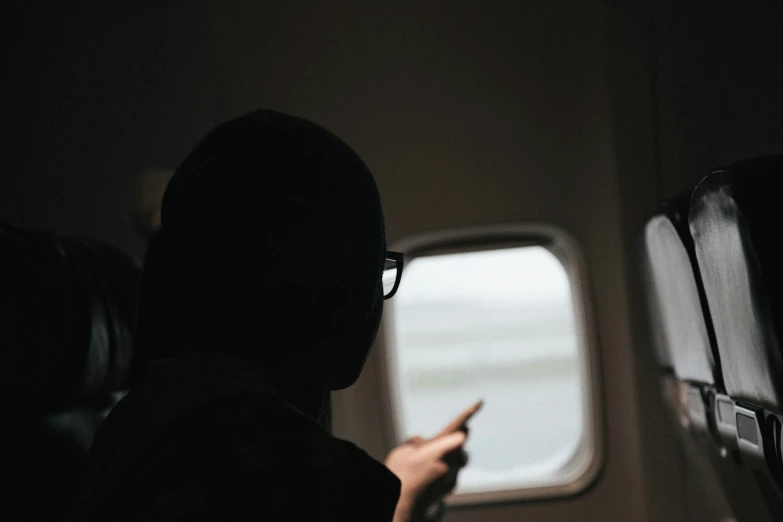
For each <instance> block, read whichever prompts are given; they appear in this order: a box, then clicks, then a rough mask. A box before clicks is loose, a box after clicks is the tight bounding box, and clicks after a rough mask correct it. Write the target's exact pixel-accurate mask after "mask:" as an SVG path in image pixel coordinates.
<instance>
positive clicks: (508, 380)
mask: <svg viewBox="0 0 783 522" xmlns="http://www.w3.org/2000/svg"><path fill="white" fill-rule="evenodd" d="M391 305H392V307H393V308H392V310H391V312H392V313H391V314H390V315H391V331H390V332H389V333H390V340H391V341H392V342H391V343H390V345H391V349H390V350H388V352H387V353H388V354H389V356H390V363H391V368H392V373H393V374H394V375H393V376H394V379H393V381H394V382H393V387H394V388H396V401H395V402H396V404H395V410H396V412H395V415H396V423H397V426H396V428H397V431H398V436H400V437H401V438H402V439H405V438H408V437H411V436H413V435H416V434H423V435H425V436H432V435H434V434H435V433H437V432H438V431H439V429H440V428H441V427H442V425H444V424H446V423H447V422H448V421H449V420H450V419H451V418H452V417H453V416H454V415H456V414H457V413H459V412H460V411H461V410H463V409H464V408H465V407H467V406H469V405H470V404H472V403H473V402H475V401H476V400H477V399H484V401H485V404H484V407H483V409H482V410H481V411H480V412H479V413H478V415H476V417H474V418H473V419H472V420H471V422H470V437H469V440H468V443H467V446H466V449H467V450H468V452H469V454H470V463H469V465H468V466H467V467H466V468H464V469H463V470H462V472H461V475H460V481H459V484H458V486H457V490H456V492H455V493H456V495H460V494H468V493H480V492H488V491H494V492H498V491H508V490H519V489H524V488H530V487H539V486H548V485H553V484H564V483H566V482H568V481H569V480H572V479H573V477H574V474H579V473H581V471H580V469H582V470H583V469H584V468H583V467H582V468H580V466H581V465H583V464H584V461H585V458H584V457H585V454H586V453H587V452H589V448H588V446H589V444H588V441H587V439H588V438H589V437H586V432H587V431H589V430H588V429H587V422H588V420H587V415H586V409H587V406H588V404H589V402H588V401H587V398H586V397H585V392H584V390H585V386H584V382H583V380H584V379H585V376H584V375H583V374H584V371H583V368H585V367H586V365H585V364H583V362H584V361H583V359H584V356H583V353H582V352H583V348H582V346H581V344H582V343H581V341H580V335H579V332H578V324H577V321H576V318H575V310H576V308H575V304H574V298H573V292H572V288H571V283H570V279H569V276H568V273H567V272H566V269H565V267H564V266H563V264H562V263H561V262H560V261H559V260H558V258H557V257H555V255H553V254H552V253H551V252H550V251H549V250H548V249H547V248H545V247H543V246H524V247H513V248H508V247H507V248H499V249H497V248H496V249H492V250H483V251H472V252H462V253H449V254H441V255H427V256H424V257H416V258H414V259H412V260H410V261H409V262H408V266H406V267H405V270H404V274H403V283H402V285H401V286H400V289H399V291H398V293H397V295H396V296H395V298H394V299H393V300H392V302H391Z"/></svg>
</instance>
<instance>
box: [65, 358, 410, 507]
mask: <svg viewBox="0 0 783 522" xmlns="http://www.w3.org/2000/svg"><path fill="white" fill-rule="evenodd" d="M84 479H85V480H84V487H83V491H84V495H83V496H82V499H81V505H80V506H78V508H77V512H78V518H79V519H80V520H81V521H84V522H93V521H96V522H97V521H105V522H109V521H120V520H128V521H130V520H133V521H136V520H138V521H141V520H145V521H147V520H161V521H185V520H188V521H190V520H211V521H220V520H226V521H229V520H231V521H233V520H265V521H266V520H292V521H294V520H296V521H298V520H307V521H310V522H312V521H344V522H351V521H357V522H358V521H363V522H365V521H366V522H370V521H379V522H381V521H382V522H388V521H391V520H392V518H393V514H394V509H395V507H396V505H397V501H398V499H399V492H400V482H399V479H397V477H396V476H394V475H393V474H392V473H391V472H390V471H389V470H388V469H387V468H386V467H385V466H384V465H383V464H381V463H379V462H377V461H376V460H374V459H372V458H371V457H370V456H368V455H367V454H366V453H365V452H363V451H362V450H360V449H359V448H357V447H356V446H354V445H353V444H351V443H349V442H346V441H342V440H339V439H337V438H335V437H333V436H332V435H330V434H329V433H327V432H326V431H325V430H324V429H323V428H321V427H320V426H319V425H318V424H317V423H316V422H315V421H314V420H312V419H311V418H309V417H307V416H306V415H304V414H303V413H301V412H299V411H298V410H296V409H295V408H294V407H293V406H292V405H290V404H289V403H287V402H285V401H283V400H282V399H280V398H279V397H277V396H276V395H275V394H274V392H273V391H272V390H271V389H270V388H269V387H268V386H267V385H266V384H265V380H264V378H263V375H262V374H261V373H260V372H258V371H257V370H255V369H254V368H253V366H252V365H250V364H248V363H247V361H244V360H242V359H240V358H235V357H233V356H229V355H224V354H189V355H183V356H179V357H177V358H176V359H175V360H173V361H168V362H164V363H157V364H156V365H153V367H151V368H150V370H149V372H148V375H147V377H146V378H145V380H144V382H142V383H141V384H140V385H139V386H138V387H137V388H136V389H134V390H133V391H132V392H131V393H129V394H128V396H127V397H126V398H125V399H123V400H122V401H121V402H120V403H119V404H118V405H117V407H116V408H115V409H114V411H112V413H111V414H110V415H109V417H108V418H107V419H106V421H105V422H104V424H103V425H102V426H101V428H100V429H99V431H98V434H97V436H96V438H95V442H94V444H93V447H92V449H91V451H90V454H89V456H88V463H87V466H86V472H85V477H84Z"/></svg>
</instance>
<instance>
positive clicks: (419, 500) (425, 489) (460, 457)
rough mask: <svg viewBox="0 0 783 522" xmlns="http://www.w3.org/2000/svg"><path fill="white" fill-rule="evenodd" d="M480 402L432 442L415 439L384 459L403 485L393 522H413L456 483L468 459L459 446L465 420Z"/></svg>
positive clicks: (419, 438)
mask: <svg viewBox="0 0 783 522" xmlns="http://www.w3.org/2000/svg"><path fill="white" fill-rule="evenodd" d="M482 404H483V403H482V402H481V401H479V402H477V403H476V404H474V405H473V406H471V407H470V408H468V409H467V410H465V411H464V412H462V413H461V414H460V415H458V416H457V417H456V418H455V419H454V420H453V421H452V422H450V423H449V424H448V425H447V426H446V427H445V428H444V429H443V430H441V432H440V433H439V434H438V435H436V436H435V437H433V438H432V439H429V440H425V439H423V438H421V437H414V438H412V439H410V440H407V441H406V442H404V443H403V444H401V445H399V446H397V447H396V448H394V450H392V452H391V453H389V456H388V457H386V466H387V467H388V468H389V469H390V470H391V471H392V472H393V473H394V474H395V475H397V477H399V479H400V482H402V490H401V492H400V501H399V502H398V504H397V510H396V512H395V514H394V522H414V521H415V520H418V519H421V518H422V516H423V514H424V512H425V511H426V510H427V508H428V507H429V506H430V505H431V504H432V503H433V502H435V501H438V500H440V499H441V498H442V497H443V496H444V495H446V494H448V493H450V492H451V491H452V490H453V489H454V486H456V484H457V474H458V473H459V470H460V469H462V468H463V467H464V466H465V464H467V461H468V458H467V454H466V453H465V451H464V450H463V449H462V446H463V445H464V444H465V440H466V439H467V436H468V428H467V425H466V424H467V421H468V420H469V419H470V418H471V417H472V416H473V415H474V414H475V413H476V412H477V411H478V410H479V409H480V408H481V406H482Z"/></svg>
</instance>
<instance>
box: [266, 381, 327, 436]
mask: <svg viewBox="0 0 783 522" xmlns="http://www.w3.org/2000/svg"><path fill="white" fill-rule="evenodd" d="M319 373H323V372H319V371H306V372H303V371H302V370H301V369H299V368H297V369H296V370H295V373H293V372H289V371H286V370H285V368H273V369H271V371H269V374H270V375H271V376H274V377H272V379H271V380H272V386H273V387H274V389H275V391H276V392H277V394H278V396H279V397H280V398H282V399H284V400H286V401H288V402H290V403H291V404H293V405H294V407H296V408H297V409H298V410H299V411H301V412H302V413H304V414H305V415H307V416H308V417H310V418H312V419H313V420H316V421H318V423H319V424H321V426H323V427H324V428H325V429H327V431H328V430H329V418H330V417H331V415H330V413H331V412H330V410H331V408H330V400H329V398H330V392H329V385H328V382H327V379H326V378H325V377H324V376H322V375H319ZM292 375H294V376H295V377H294V378H292V377H291V376H292Z"/></svg>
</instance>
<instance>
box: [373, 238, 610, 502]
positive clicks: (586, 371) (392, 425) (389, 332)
mask: <svg viewBox="0 0 783 522" xmlns="http://www.w3.org/2000/svg"><path fill="white" fill-rule="evenodd" d="M522 246H542V247H544V248H546V249H547V250H549V251H550V252H551V253H552V254H553V255H554V256H555V257H556V258H557V259H558V261H560V263H561V264H562V265H563V268H564V269H565V272H566V274H567V276H568V280H569V283H570V287H571V292H572V295H573V305H574V310H573V311H574V317H575V320H576V323H577V339H578V343H579V351H580V365H581V372H582V375H583V379H582V396H583V397H584V398H585V404H584V413H585V417H584V423H585V433H584V439H583V441H584V442H583V444H585V446H586V449H584V450H582V451H580V452H579V453H580V458H581V459H582V462H581V463H580V464H579V466H578V468H577V469H578V471H577V472H575V473H574V476H573V477H569V478H568V480H565V481H562V482H557V483H552V484H545V485H540V486H538V485H533V486H530V487H524V488H517V489H509V490H497V491H486V492H469V493H459V494H455V495H451V496H449V497H448V498H447V499H446V503H447V504H448V505H449V506H450V507H455V508H459V507H469V506H476V505H482V504H498V503H505V502H525V501H540V500H546V499H558V498H565V497H572V496H576V495H579V494H581V493H583V492H585V491H586V490H587V489H589V488H590V487H592V486H593V485H594V484H595V483H596V482H597V480H598V478H599V476H600V474H601V471H602V469H603V464H604V443H603V441H604V427H603V404H602V400H601V398H602V390H601V386H600V382H601V381H600V378H599V376H600V369H601V368H600V361H599V351H598V342H597V332H596V329H595V326H594V325H595V321H594V310H593V306H592V301H591V299H590V295H591V294H590V291H589V285H588V277H587V266H586V262H585V260H584V257H583V255H582V251H581V249H580V248H579V246H578V243H577V241H576V239H575V238H574V237H573V236H572V235H571V234H570V233H568V232H567V231H565V230H563V229H561V228H559V227H556V226H554V225H547V224H530V223H525V224H502V225H489V226H479V227H467V228H458V229H450V230H444V231H439V232H430V233H423V234H417V235H412V236H409V237H406V238H404V239H402V240H400V241H396V242H394V243H393V244H392V247H391V248H392V250H395V251H398V252H402V253H403V254H404V255H405V260H406V264H407V265H409V266H410V264H412V263H413V261H414V260H415V259H416V258H417V257H424V256H427V255H439V254H446V253H456V252H469V251H480V250H492V249H496V248H497V249H499V248H510V247H522ZM404 284H405V281H404V275H403V280H402V282H401V283H400V286H402V285H404ZM391 301H393V299H392V300H391ZM391 301H390V303H391ZM392 322H393V306H389V307H388V309H387V310H385V311H384V319H383V342H382V343H379V344H380V347H379V348H380V352H381V353H380V354H379V355H380V364H381V365H382V371H381V375H383V376H385V380H386V382H385V383H384V385H383V386H382V393H383V395H384V397H383V402H384V403H385V405H386V406H387V407H386V408H384V411H385V418H384V424H385V428H386V430H385V431H386V432H387V433H386V437H387V440H389V441H393V443H394V444H399V443H401V442H402V434H401V433H400V432H399V428H400V426H401V422H400V420H401V412H400V411H399V404H400V400H399V399H400V390H399V388H398V384H399V383H398V382H397V375H399V373H398V372H397V370H396V367H395V365H396V362H395V356H394V354H393V352H392V350H393V349H394V348H393V346H394V338H393V334H394V331H393V328H392V327H391V326H390V324H391V323H392Z"/></svg>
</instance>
